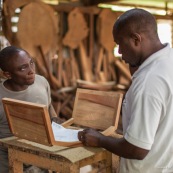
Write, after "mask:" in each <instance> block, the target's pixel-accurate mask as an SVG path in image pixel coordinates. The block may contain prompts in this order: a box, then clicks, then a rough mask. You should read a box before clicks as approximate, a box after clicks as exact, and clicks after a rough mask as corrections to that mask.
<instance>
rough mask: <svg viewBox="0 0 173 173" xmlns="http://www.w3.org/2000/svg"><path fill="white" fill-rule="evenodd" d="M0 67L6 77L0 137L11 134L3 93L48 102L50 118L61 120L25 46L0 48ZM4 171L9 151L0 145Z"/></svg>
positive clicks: (4, 171) (1, 85) (0, 89)
mask: <svg viewBox="0 0 173 173" xmlns="http://www.w3.org/2000/svg"><path fill="white" fill-rule="evenodd" d="M0 68H1V70H2V73H3V75H4V76H5V77H6V78H7V79H6V80H2V81H1V82H0V138H5V137H9V136H12V133H11V132H10V129H9V126H8V122H7V119H6V115H5V112H4V109H3V105H2V101H1V100H2V98H4V97H8V98H13V99H18V100H23V101H28V102H33V103H40V104H44V105H47V107H48V109H49V114H50V118H51V119H56V120H57V122H59V123H61V122H62V121H61V119H60V118H59V117H57V115H56V113H55V111H54V108H53V106H52V104H51V94H50V86H49V84H48V82H47V80H46V79H45V78H44V77H42V76H40V75H36V74H35V64H34V60H33V58H31V57H30V55H29V54H28V53H27V52H26V51H25V50H23V49H20V48H17V47H14V46H8V47H6V48H4V49H3V50H1V51H0ZM37 170H38V169H37ZM45 171H46V170H45ZM7 172H9V170H8V151H7V148H4V147H2V146H0V173H7ZM42 172H43V170H42Z"/></svg>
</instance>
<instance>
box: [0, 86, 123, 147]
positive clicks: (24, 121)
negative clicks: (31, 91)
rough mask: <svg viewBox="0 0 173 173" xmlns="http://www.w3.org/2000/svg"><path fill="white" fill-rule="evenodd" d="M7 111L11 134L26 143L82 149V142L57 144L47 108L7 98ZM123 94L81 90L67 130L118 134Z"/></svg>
mask: <svg viewBox="0 0 173 173" xmlns="http://www.w3.org/2000/svg"><path fill="white" fill-rule="evenodd" d="M2 102H3V106H4V110H5V113H6V116H7V120H8V123H9V127H10V129H11V132H12V133H13V134H14V135H15V136H17V137H19V138H23V139H27V140H30V141H33V142H37V143H41V144H43V145H48V146H52V145H59V146H67V147H76V146H81V145H82V143H81V142H80V141H74V142H63V141H55V139H54V135H53V131H52V126H51V121H50V116H49V112H48V109H47V106H45V105H42V104H37V103H31V102H26V101H21V100H16V99H10V98H3V99H2ZM121 102H122V94H121V93H118V92H108V91H95V90H89V89H79V88H78V89H77V91H76V97H75V104H74V109H73V114H72V118H71V119H69V120H67V121H66V122H64V123H63V124H62V125H63V126H64V127H66V128H73V129H74V125H75V128H76V126H77V128H78V127H80V128H81V127H83V128H86V127H90V128H94V129H97V130H99V131H101V132H102V133H103V134H104V135H111V134H113V133H115V130H116V129H117V127H118V121H119V115H120V108H121Z"/></svg>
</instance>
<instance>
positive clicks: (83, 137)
mask: <svg viewBox="0 0 173 173" xmlns="http://www.w3.org/2000/svg"><path fill="white" fill-rule="evenodd" d="M103 137H104V135H102V134H101V133H99V132H98V131H96V130H93V129H85V130H83V131H80V132H78V139H79V140H80V141H81V142H82V143H83V144H84V145H86V146H91V147H100V140H101V138H103Z"/></svg>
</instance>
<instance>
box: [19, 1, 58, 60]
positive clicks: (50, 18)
mask: <svg viewBox="0 0 173 173" xmlns="http://www.w3.org/2000/svg"><path fill="white" fill-rule="evenodd" d="M55 21H57V19H56V16H55V14H54V10H53V9H52V8H51V7H50V8H49V7H48V6H47V5H46V4H44V3H42V2H41V1H36V2H31V3H29V4H28V5H26V6H24V8H23V9H22V11H21V13H20V15H19V22H18V24H17V27H18V32H17V34H16V36H17V39H18V41H19V44H20V46H21V47H22V48H24V49H26V50H27V51H28V52H29V53H30V54H31V55H32V56H34V57H36V56H37V51H38V50H37V47H38V46H41V47H42V49H43V53H44V54H46V53H47V52H48V51H50V50H51V49H52V47H54V46H55V45H56V36H57V35H56V34H57V27H56V25H55Z"/></svg>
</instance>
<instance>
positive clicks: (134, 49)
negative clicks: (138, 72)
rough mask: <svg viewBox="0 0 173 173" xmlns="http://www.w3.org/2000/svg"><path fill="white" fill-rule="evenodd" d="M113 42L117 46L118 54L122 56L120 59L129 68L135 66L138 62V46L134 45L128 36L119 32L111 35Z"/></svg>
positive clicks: (139, 56) (133, 40)
mask: <svg viewBox="0 0 173 173" xmlns="http://www.w3.org/2000/svg"><path fill="white" fill-rule="evenodd" d="M113 37H114V41H115V42H116V44H117V45H118V52H119V54H121V55H122V59H123V60H124V61H125V62H126V63H128V64H129V65H130V66H132V67H133V66H136V65H138V63H139V62H140V58H141V55H140V45H139V44H136V43H135V39H133V38H132V37H131V36H130V35H126V34H125V33H123V32H121V33H119V34H115V33H113Z"/></svg>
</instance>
